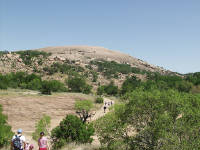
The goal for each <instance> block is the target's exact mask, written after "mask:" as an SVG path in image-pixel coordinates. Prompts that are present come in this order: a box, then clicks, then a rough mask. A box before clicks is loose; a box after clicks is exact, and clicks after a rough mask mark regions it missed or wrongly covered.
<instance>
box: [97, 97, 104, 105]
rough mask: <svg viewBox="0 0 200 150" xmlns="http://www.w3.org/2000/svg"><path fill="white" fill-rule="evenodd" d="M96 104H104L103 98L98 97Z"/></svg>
mask: <svg viewBox="0 0 200 150" xmlns="http://www.w3.org/2000/svg"><path fill="white" fill-rule="evenodd" d="M95 102H96V103H99V104H101V103H103V97H97V98H96V100H95Z"/></svg>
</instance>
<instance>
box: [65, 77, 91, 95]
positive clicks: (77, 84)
mask: <svg viewBox="0 0 200 150" xmlns="http://www.w3.org/2000/svg"><path fill="white" fill-rule="evenodd" d="M66 82H67V85H68V88H69V90H70V91H71V92H82V93H85V94H89V93H90V92H91V89H92V87H91V86H90V85H88V84H87V83H86V81H85V79H84V78H82V77H78V76H75V77H69V79H68V80H67V81H66Z"/></svg>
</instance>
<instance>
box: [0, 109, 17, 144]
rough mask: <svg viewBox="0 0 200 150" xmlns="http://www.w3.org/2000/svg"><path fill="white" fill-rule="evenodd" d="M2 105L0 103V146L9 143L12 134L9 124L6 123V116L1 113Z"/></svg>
mask: <svg viewBox="0 0 200 150" xmlns="http://www.w3.org/2000/svg"><path fill="white" fill-rule="evenodd" d="M2 111H3V110H2V106H1V105H0V148H2V147H3V146H6V145H8V144H10V142H9V141H10V139H11V138H12V136H13V134H14V133H13V132H12V131H11V126H9V125H8V124H7V116H5V115H4V114H3V113H2Z"/></svg>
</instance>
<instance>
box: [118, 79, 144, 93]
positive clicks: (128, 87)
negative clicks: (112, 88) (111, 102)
mask: <svg viewBox="0 0 200 150" xmlns="http://www.w3.org/2000/svg"><path fill="white" fill-rule="evenodd" d="M140 84H141V80H138V79H137V78H136V77H135V76H132V77H129V78H127V79H126V80H125V81H124V82H123V84H122V88H121V94H125V93H126V92H131V91H133V90H134V89H136V88H137V87H139V86H140Z"/></svg>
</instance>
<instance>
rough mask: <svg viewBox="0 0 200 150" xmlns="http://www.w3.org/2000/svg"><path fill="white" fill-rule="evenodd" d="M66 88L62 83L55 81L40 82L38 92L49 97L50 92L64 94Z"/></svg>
mask: <svg viewBox="0 0 200 150" xmlns="http://www.w3.org/2000/svg"><path fill="white" fill-rule="evenodd" d="M66 91H67V88H66V87H65V85H64V84H63V83H61V82H60V81H57V80H51V81H46V80H44V81H42V87H41V89H40V92H41V93H42V94H47V95H51V92H66Z"/></svg>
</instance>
